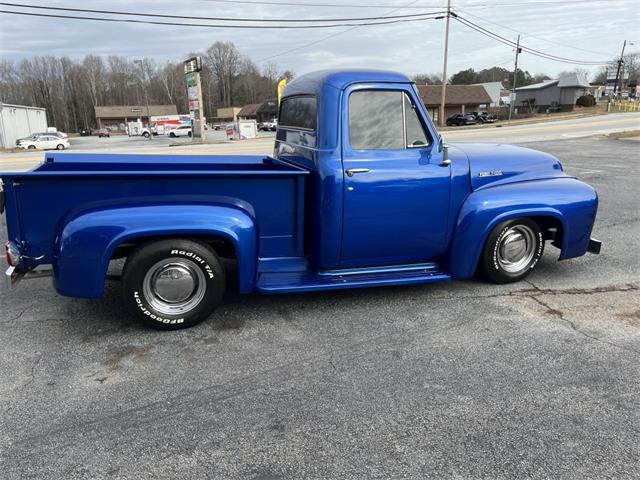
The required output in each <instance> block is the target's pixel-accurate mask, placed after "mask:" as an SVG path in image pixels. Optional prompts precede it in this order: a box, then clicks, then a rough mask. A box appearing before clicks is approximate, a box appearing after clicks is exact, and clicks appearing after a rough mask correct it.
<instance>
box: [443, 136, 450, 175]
mask: <svg viewBox="0 0 640 480" xmlns="http://www.w3.org/2000/svg"><path fill="white" fill-rule="evenodd" d="M440 145H441V148H442V163H441V164H440V166H442V167H448V166H449V165H451V160H450V159H449V145H447V144H446V143H444V141H443V140H442V136H440Z"/></svg>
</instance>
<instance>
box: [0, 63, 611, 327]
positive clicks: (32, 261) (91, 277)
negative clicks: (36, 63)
mask: <svg viewBox="0 0 640 480" xmlns="http://www.w3.org/2000/svg"><path fill="white" fill-rule="evenodd" d="M1 178H2V181H3V184H4V188H3V193H2V194H0V211H2V210H6V218H7V229H8V238H9V240H8V242H7V245H6V256H7V261H8V263H9V265H10V267H9V269H8V270H7V272H6V275H7V279H8V280H9V283H10V284H11V285H12V286H13V285H15V284H16V283H17V282H18V281H19V280H20V279H22V278H29V277H34V276H42V275H46V274H47V273H48V272H50V274H52V275H53V279H54V286H55V289H56V290H57V291H58V292H59V293H60V294H62V295H67V296H71V297H82V298H100V297H101V296H102V295H103V292H104V286H105V280H106V277H107V270H108V267H109V263H110V262H111V261H112V260H114V259H118V258H126V262H125V264H124V268H123V271H122V285H123V295H124V301H125V303H126V304H127V305H128V306H129V307H130V309H131V311H132V312H133V313H134V314H135V315H137V316H138V317H139V318H140V319H141V320H142V321H144V322H145V323H147V324H149V325H152V326H155V327H158V328H164V329H175V328H182V327H187V326H191V325H194V324H196V323H198V322H200V321H202V320H204V319H205V318H207V317H208V316H209V315H210V314H211V312H212V311H213V310H214V308H215V307H216V306H217V305H218V304H220V303H221V302H222V299H223V294H224V291H225V288H226V287H227V283H228V282H227V277H229V278H232V277H233V278H234V279H235V278H237V289H239V291H240V292H241V293H245V294H248V293H251V292H262V293H284V292H306V291H312V290H328V289H338V288H355V287H371V286H381V285H406V284H413V283H427V282H436V281H443V280H449V279H452V278H453V279H465V278H470V277H472V276H474V275H475V274H476V273H480V274H482V275H484V277H485V278H487V279H488V280H490V281H492V282H496V283H507V282H515V281H518V280H521V279H523V278H524V277H525V276H526V275H527V274H528V273H529V272H531V270H532V269H533V268H534V267H535V266H536V263H537V262H538V260H539V259H540V257H541V255H542V252H543V248H544V245H545V242H546V241H549V242H550V243H551V244H552V245H554V246H555V247H557V248H558V249H559V250H560V254H559V255H560V259H567V258H572V257H577V256H580V255H583V254H585V252H587V251H591V252H593V253H598V252H599V250H600V242H598V241H597V240H593V239H591V230H592V228H593V224H594V221H595V217H596V210H597V204H598V198H597V194H596V192H595V191H594V189H593V188H592V187H590V186H589V185H586V184H585V183H582V182H580V181H578V180H577V179H575V178H573V177H571V176H568V175H566V174H565V173H564V172H563V169H562V165H561V164H560V162H559V161H558V160H557V159H556V158H554V157H552V156H551V155H548V154H545V153H541V152H538V151H535V150H530V149H526V148H521V147H516V146H511V145H503V144H465V143H460V144H451V145H446V144H445V143H444V142H443V139H442V137H441V136H440V135H438V133H437V132H436V130H435V128H434V126H433V124H432V123H431V121H430V120H429V117H428V115H427V112H426V111H425V108H424V106H423V104H422V102H421V101H420V97H419V96H418V92H417V90H416V87H415V85H414V84H413V83H412V82H411V81H410V80H409V79H408V78H407V77H406V76H404V75H401V74H397V73H391V72H381V71H321V72H316V73H311V74H308V75H304V76H301V77H299V78H298V79H296V80H295V81H293V82H291V83H290V84H289V85H288V86H287V87H286V90H285V92H284V95H283V97H282V102H281V104H280V111H279V118H278V130H277V133H276V139H275V145H274V151H273V156H270V157H264V156H192V155H188V156H180V155H174V156H162V155H158V156H152V155H96V154H69V153H57V152H54V153H48V154H47V155H46V157H45V159H44V162H43V163H42V164H41V165H40V166H38V167H37V168H35V169H34V170H33V171H29V172H21V173H5V174H1ZM221 259H231V260H233V261H226V260H225V261H221ZM41 265H42V266H43V267H44V268H45V270H43V267H40V266H41ZM49 265H50V266H51V269H50V270H46V268H47V266H49ZM234 265H235V268H236V269H237V277H236V275H235V274H234V275H233V276H230V275H228V271H226V270H227V269H226V268H225V266H228V267H229V268H234ZM37 267H39V268H37Z"/></svg>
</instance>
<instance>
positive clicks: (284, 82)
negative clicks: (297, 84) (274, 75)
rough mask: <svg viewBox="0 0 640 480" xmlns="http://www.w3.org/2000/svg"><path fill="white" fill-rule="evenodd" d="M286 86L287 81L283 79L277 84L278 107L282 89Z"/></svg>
mask: <svg viewBox="0 0 640 480" xmlns="http://www.w3.org/2000/svg"><path fill="white" fill-rule="evenodd" d="M286 86H287V79H286V78H283V79H282V80H280V82H278V105H280V99H282V92H284V87H286Z"/></svg>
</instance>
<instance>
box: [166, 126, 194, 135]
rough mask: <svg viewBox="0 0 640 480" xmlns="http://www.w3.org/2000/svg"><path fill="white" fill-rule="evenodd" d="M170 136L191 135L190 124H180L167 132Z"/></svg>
mask: <svg viewBox="0 0 640 480" xmlns="http://www.w3.org/2000/svg"><path fill="white" fill-rule="evenodd" d="M169 136H170V137H190V136H191V126H190V125H180V126H179V127H178V128H175V129H173V130H171V131H170V132H169Z"/></svg>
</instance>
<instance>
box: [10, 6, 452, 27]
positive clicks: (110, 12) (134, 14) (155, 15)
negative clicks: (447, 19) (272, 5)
mask: <svg viewBox="0 0 640 480" xmlns="http://www.w3.org/2000/svg"><path fill="white" fill-rule="evenodd" d="M0 5H4V6H5V7H19V8H32V9H39V10H53V11H61V12H75V13H97V14H101V15H103V14H104V15H122V16H129V17H151V18H171V19H179V20H214V21H224V22H257V23H262V22H267V23H310V22H325V23H326V22H361V21H369V20H395V19H400V18H418V17H421V16H424V15H431V14H432V13H433V12H423V13H411V14H405V15H392V16H380V15H378V16H373V17H349V18H311V19H299V18H296V19H291V18H267V19H265V18H259V19H256V18H239V17H232V18H230V17H201V16H198V17H195V16H187V15H168V14H160V13H142V12H123V11H121V10H93V9H88V8H70V7H50V6H46V5H24V4H20V3H8V2H0ZM436 13H440V12H436Z"/></svg>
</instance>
